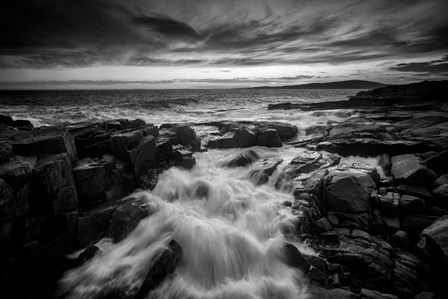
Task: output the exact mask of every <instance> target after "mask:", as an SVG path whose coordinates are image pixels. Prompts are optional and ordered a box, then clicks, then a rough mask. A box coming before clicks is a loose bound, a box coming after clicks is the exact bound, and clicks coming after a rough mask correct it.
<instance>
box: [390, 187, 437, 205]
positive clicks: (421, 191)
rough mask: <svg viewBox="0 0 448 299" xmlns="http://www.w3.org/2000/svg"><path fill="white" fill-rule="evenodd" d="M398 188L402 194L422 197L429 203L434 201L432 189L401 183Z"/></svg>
mask: <svg viewBox="0 0 448 299" xmlns="http://www.w3.org/2000/svg"><path fill="white" fill-rule="evenodd" d="M397 190H398V192H400V194H402V195H403V194H405V195H412V196H416V197H420V198H422V199H424V200H425V202H426V203H427V204H428V205H430V204H432V203H433V202H434V198H433V196H432V194H431V191H429V190H428V189H426V188H424V187H421V186H410V185H400V186H398V187H397Z"/></svg>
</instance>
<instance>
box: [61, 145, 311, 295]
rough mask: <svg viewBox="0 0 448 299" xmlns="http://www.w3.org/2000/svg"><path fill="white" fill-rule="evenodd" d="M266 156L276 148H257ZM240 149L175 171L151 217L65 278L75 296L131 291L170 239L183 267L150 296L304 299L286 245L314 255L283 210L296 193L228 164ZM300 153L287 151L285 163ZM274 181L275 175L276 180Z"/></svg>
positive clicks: (154, 197)
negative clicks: (178, 250)
mask: <svg viewBox="0 0 448 299" xmlns="http://www.w3.org/2000/svg"><path fill="white" fill-rule="evenodd" d="M254 150H256V151H257V153H258V154H260V155H261V156H262V158H266V157H273V156H276V155H278V154H279V151H280V150H278V149H275V150H270V149H263V148H254ZM239 151H240V150H232V151H220V150H212V151H209V152H205V153H198V154H196V158H197V165H196V166H195V167H194V168H193V169H192V170H191V171H186V170H182V169H179V168H171V169H169V170H168V171H166V172H165V173H163V174H162V175H161V177H160V179H159V182H158V184H157V186H156V188H155V189H154V190H153V191H152V192H149V191H142V192H140V193H138V194H136V195H135V196H138V197H142V198H145V199H146V200H147V201H148V203H149V205H150V207H151V208H150V210H151V211H152V212H153V214H152V215H151V216H150V217H148V218H146V219H144V220H142V221H141V222H140V224H139V226H138V227H137V228H136V229H135V231H134V232H133V233H131V234H130V235H129V236H128V237H127V238H126V239H124V240H123V241H121V242H120V243H118V244H112V243H110V242H107V241H104V240H103V241H102V242H100V244H99V246H100V247H102V249H103V253H102V254H100V255H99V256H97V257H96V258H94V260H93V261H91V262H89V263H88V264H86V265H84V266H82V267H81V268H78V269H76V270H73V271H71V272H69V273H67V274H66V275H65V277H64V278H63V280H62V281H61V287H62V289H63V290H65V291H67V290H68V291H69V292H70V294H71V296H72V297H71V298H95V297H96V296H98V295H99V294H101V293H102V292H105V291H107V290H108V289H111V288H117V287H119V288H120V289H124V290H128V291H129V292H132V290H133V288H134V287H135V286H136V285H139V282H141V280H142V279H143V278H144V276H145V273H146V271H147V270H148V269H149V268H150V267H151V265H152V263H153V262H154V260H155V258H156V257H157V256H158V255H159V254H160V252H161V250H163V248H165V246H166V244H167V242H168V241H169V240H171V239H175V240H176V241H177V242H178V243H179V244H180V245H181V247H182V250H183V255H182V260H181V264H180V266H179V267H178V268H177V270H176V271H175V273H174V276H173V278H172V280H168V281H166V282H165V283H164V284H162V285H161V286H160V287H159V288H158V289H157V290H156V291H154V292H152V293H151V294H152V296H154V297H153V298H266V299H268V298H307V295H306V294H307V288H306V284H305V281H304V280H303V278H302V273H301V272H300V270H298V269H296V268H292V267H290V266H288V264H287V263H286V262H285V256H284V247H283V245H284V242H285V241H288V242H290V243H292V244H295V246H298V247H299V248H300V249H301V251H302V252H304V251H305V252H308V253H312V252H311V251H310V250H309V249H307V248H305V247H304V246H303V245H301V244H299V243H298V242H297V241H296V240H295V239H294V231H295V226H296V224H297V223H295V221H296V219H297V216H294V215H293V213H292V210H291V209H289V208H286V207H284V206H283V205H282V203H283V202H284V201H292V200H293V196H292V195H291V194H288V193H283V192H281V191H279V190H276V189H275V188H274V183H275V182H274V181H271V182H268V184H266V185H262V186H256V185H255V184H254V182H253V181H252V180H251V177H250V172H251V169H253V167H254V166H253V165H252V166H247V167H237V168H228V167H226V166H225V164H226V162H228V161H229V160H230V159H231V158H233V157H234V156H235V154H237V153H238V152H239ZM297 151H300V150H298V149H292V148H290V149H286V150H283V153H282V154H283V157H284V158H285V162H287V161H288V159H289V160H290V159H291V158H292V156H294V155H295V154H297ZM273 177H274V179H273V180H275V174H274V175H273Z"/></svg>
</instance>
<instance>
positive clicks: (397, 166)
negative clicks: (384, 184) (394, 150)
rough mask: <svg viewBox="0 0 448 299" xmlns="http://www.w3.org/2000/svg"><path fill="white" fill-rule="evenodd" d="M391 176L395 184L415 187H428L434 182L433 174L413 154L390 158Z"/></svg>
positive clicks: (434, 176)
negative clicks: (400, 183) (399, 183)
mask: <svg viewBox="0 0 448 299" xmlns="http://www.w3.org/2000/svg"><path fill="white" fill-rule="evenodd" d="M392 175H393V177H394V179H395V180H396V181H397V182H402V183H405V184H409V185H416V186H428V185H431V184H432V183H433V182H434V181H435V180H436V175H435V173H434V172H433V171H432V170H430V169H428V168H427V167H426V164H425V163H424V162H423V160H422V159H421V158H419V157H418V156H416V155H413V154H406V155H399V156H394V157H392Z"/></svg>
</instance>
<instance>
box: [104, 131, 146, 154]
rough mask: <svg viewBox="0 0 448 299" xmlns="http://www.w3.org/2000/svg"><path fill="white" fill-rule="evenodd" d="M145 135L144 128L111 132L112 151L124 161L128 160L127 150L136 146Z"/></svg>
mask: <svg viewBox="0 0 448 299" xmlns="http://www.w3.org/2000/svg"><path fill="white" fill-rule="evenodd" d="M146 135H147V132H146V131H145V129H139V130H133V131H129V132H116V133H114V134H112V136H111V138H110V144H111V149H112V153H114V154H115V155H116V156H117V157H119V158H121V159H123V160H125V161H129V155H128V152H127V150H128V149H131V148H134V147H136V146H137V145H138V144H139V143H140V142H141V140H142V139H143V137H144V136H146Z"/></svg>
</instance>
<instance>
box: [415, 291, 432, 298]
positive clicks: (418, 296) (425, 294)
mask: <svg viewBox="0 0 448 299" xmlns="http://www.w3.org/2000/svg"><path fill="white" fill-rule="evenodd" d="M436 298H437V296H436V295H435V294H434V293H431V292H421V293H420V294H418V295H416V296H415V297H414V299H436Z"/></svg>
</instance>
